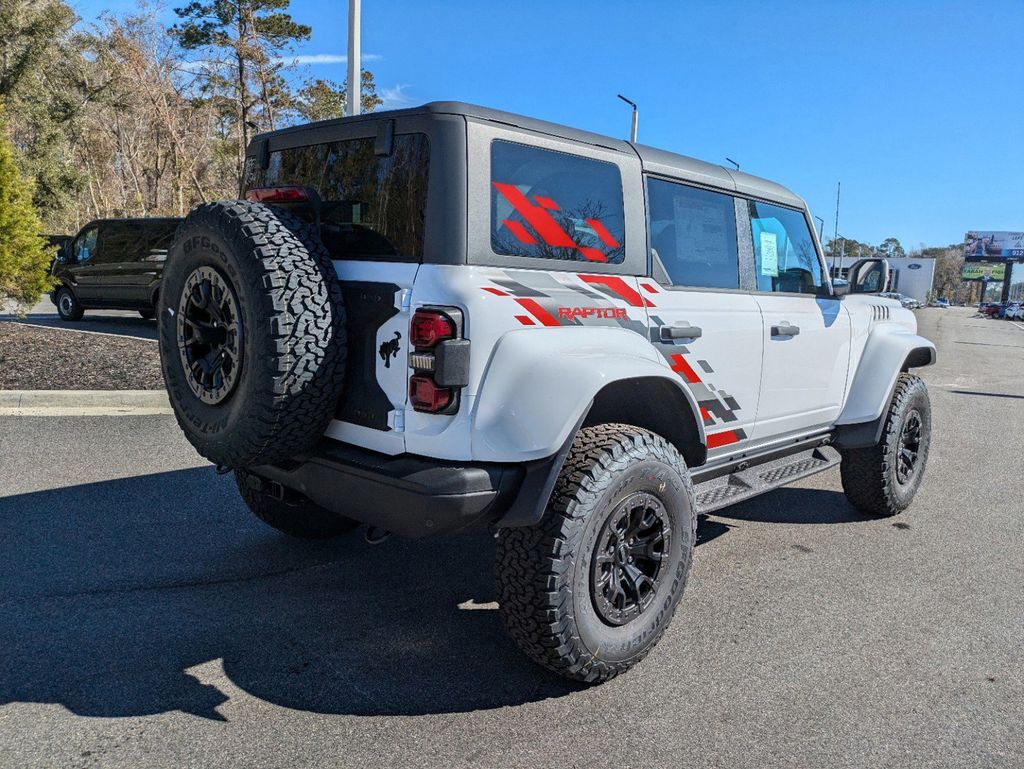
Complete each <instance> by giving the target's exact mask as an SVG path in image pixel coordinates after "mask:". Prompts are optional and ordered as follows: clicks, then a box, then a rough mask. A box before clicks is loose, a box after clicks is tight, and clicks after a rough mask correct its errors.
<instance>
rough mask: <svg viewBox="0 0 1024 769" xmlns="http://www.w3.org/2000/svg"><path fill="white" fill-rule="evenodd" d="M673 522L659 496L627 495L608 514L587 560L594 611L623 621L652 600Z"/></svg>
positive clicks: (610, 619) (613, 620)
mask: <svg viewBox="0 0 1024 769" xmlns="http://www.w3.org/2000/svg"><path fill="white" fill-rule="evenodd" d="M671 536H672V527H671V525H670V524H669V520H668V516H667V514H666V512H665V506H664V504H663V503H662V501H661V500H660V499H658V498H657V497H656V496H654V495H653V494H650V493H647V492H637V493H634V494H631V495H629V496H628V497H627V498H625V499H624V500H622V502H620V503H619V505H618V506H617V508H616V509H615V511H614V512H613V513H612V514H611V515H610V516H609V517H608V520H607V522H606V523H605V525H604V528H603V529H602V531H601V534H600V535H599V536H598V539H597V547H596V548H595V551H594V558H593V561H592V564H591V573H590V591H591V597H592V599H593V601H594V609H595V611H597V614H598V616H599V617H600V618H601V619H602V620H604V621H605V622H607V623H608V624H610V625H625V624H626V623H627V622H630V621H632V620H634V619H636V617H638V616H639V615H640V614H642V613H643V612H644V611H645V610H646V609H648V608H649V607H650V606H651V604H652V603H653V602H654V598H655V595H656V594H657V592H658V588H659V587H660V584H661V579H662V576H663V569H662V562H663V561H665V559H666V558H668V553H669V545H670V541H671Z"/></svg>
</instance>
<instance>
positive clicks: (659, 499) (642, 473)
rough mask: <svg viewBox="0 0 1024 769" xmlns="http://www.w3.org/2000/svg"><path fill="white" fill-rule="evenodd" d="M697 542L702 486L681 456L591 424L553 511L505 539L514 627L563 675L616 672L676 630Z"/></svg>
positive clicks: (500, 550)
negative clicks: (697, 491)
mask: <svg viewBox="0 0 1024 769" xmlns="http://www.w3.org/2000/svg"><path fill="white" fill-rule="evenodd" d="M695 539H696V517H695V515H694V513H693V487H692V485H691V483H690V478H689V474H688V472H687V470H686V465H685V463H684V462H683V459H682V457H680V456H679V452H677V451H676V449H675V448H674V447H673V446H672V445H671V444H669V443H668V442H667V441H665V439H664V438H662V437H661V436H659V435H655V434H654V433H651V432H648V431H647V430H643V429H640V428H638V427H632V426H630V425H621V424H605V425H599V426H595V427H587V428H584V429H583V430H581V431H580V432H579V433H578V434H577V436H576V438H575V440H574V441H573V445H572V449H571V450H570V452H569V455H568V457H566V460H565V464H564V466H563V467H562V471H561V474H560V476H559V478H558V482H557V483H556V485H555V489H554V492H553V493H552V497H551V502H550V503H549V506H548V511H547V513H546V515H545V517H544V519H543V520H542V521H541V522H540V523H539V524H537V525H536V526H532V527H524V528H508V529H502V530H501V532H500V533H499V535H498V547H497V554H496V563H495V571H496V576H497V581H498V601H499V605H500V610H501V614H502V617H503V619H504V621H505V627H506V629H507V630H508V632H509V635H510V636H511V637H512V638H513V640H515V642H516V644H518V646H519V647H520V649H522V650H523V651H524V652H525V653H526V654H527V656H529V657H530V658H531V659H533V660H534V661H535V662H537V663H539V664H540V665H543V666H544V667H546V668H548V669H549V670H552V671H554V672H556V673H558V674H559V675H562V676H564V677H566V678H570V679H574V680H577V681H587V682H598V681H605V680H608V679H609V678H613V677H614V676H616V675H618V674H619V673H622V672H625V671H626V670H628V669H629V668H630V667H632V666H633V665H635V664H636V663H638V662H639V661H640V660H642V659H643V658H644V657H645V656H647V653H648V652H649V651H650V650H651V649H652V648H654V645H655V644H656V643H657V642H658V640H659V639H660V638H661V636H662V634H663V633H664V632H665V629H666V628H667V627H668V624H669V622H670V621H671V619H672V615H673V613H674V612H675V608H676V605H677V604H678V603H679V599H680V597H681V596H682V594H683V589H684V588H685V585H686V578H687V576H688V575H689V572H690V563H691V561H692V557H693V546H694V541H695Z"/></svg>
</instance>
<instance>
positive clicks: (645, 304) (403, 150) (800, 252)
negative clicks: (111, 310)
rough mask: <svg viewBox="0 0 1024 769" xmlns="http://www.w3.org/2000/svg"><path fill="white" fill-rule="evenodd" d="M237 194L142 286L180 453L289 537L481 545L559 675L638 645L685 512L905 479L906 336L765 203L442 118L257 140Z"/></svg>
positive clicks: (606, 662)
mask: <svg viewBox="0 0 1024 769" xmlns="http://www.w3.org/2000/svg"><path fill="white" fill-rule="evenodd" d="M246 174H247V189H248V192H247V194H246V196H245V200H241V201H228V202H220V203H210V204H207V205H203V206H200V207H199V208H197V209H195V210H194V211H192V213H191V214H189V216H188V217H187V219H186V220H185V221H184V223H183V224H182V225H181V226H180V228H179V229H178V232H177V235H176V237H175V240H174V243H173V245H172V246H171V248H170V252H169V256H168V259H167V264H166V267H165V271H164V283H163V290H162V292H161V296H160V307H159V315H160V349H161V357H162V362H163V371H164V376H165V379H166V383H167V387H168V390H169V393H170V397H171V402H172V404H173V406H174V409H175V412H176V414H177V417H178V420H179V422H180V424H181V427H182V429H183V430H184V432H185V434H186V435H187V436H188V438H189V440H190V441H191V442H192V443H193V445H194V446H195V447H196V449H197V450H198V451H199V452H200V453H201V454H203V455H204V456H206V457H208V458H209V459H210V460H211V461H212V462H214V463H216V464H217V465H218V466H219V467H220V468H221V469H222V470H224V471H229V470H230V471H234V472H235V475H236V477H237V481H238V486H239V489H240V491H241V494H242V496H243V497H244V499H245V501H246V502H247V503H248V505H249V506H250V507H251V508H252V510H253V512H255V513H256V515H258V516H259V517H260V518H262V519H263V520H264V521H266V522H267V523H269V524H270V525H271V526H274V527H276V528H278V529H280V530H281V531H284V532H286V533H288V534H292V535H296V536H305V537H329V536H335V535H340V534H342V533H344V532H346V531H349V530H351V529H353V528H354V527H356V526H357V525H359V524H360V523H365V524H368V525H369V527H370V531H372V532H373V536H374V537H379V536H381V535H382V534H383V533H384V532H395V533H396V534H400V535H404V536H410V537H419V536H423V535H427V534H440V533H444V532H450V531H454V530H459V529H465V528H468V527H474V526H479V527H484V526H486V527H493V529H494V530H495V531H496V536H497V562H496V572H497V579H498V595H499V603H500V610H501V613H502V615H503V617H504V620H505V623H506V625H507V628H508V630H509V632H510V634H511V635H512V637H513V638H514V639H515V640H516V642H517V643H518V645H519V646H520V647H521V648H522V649H523V650H524V651H525V652H526V653H527V654H528V655H529V656H530V657H532V658H533V659H534V660H536V661H537V662H539V663H540V664H542V665H544V666H546V667H548V668H550V669H551V670H554V671H556V672H557V673H559V674H561V675H564V676H567V677H570V678H573V679H578V680H583V681H602V680H605V679H608V678H610V677H612V676H614V675H616V674H618V673H620V672H622V671H624V670H626V669H628V668H629V667H630V666H631V665H633V664H635V663H636V662H638V661H639V660H641V659H642V658H643V657H644V656H645V655H646V654H647V652H648V651H649V650H650V649H651V648H652V647H653V646H654V644H655V643H656V642H657V641H658V639H659V638H660V637H661V635H662V633H663V632H664V630H665V628H666V627H667V625H668V623H669V621H670V619H671V617H672V614H673V612H674V611H675V608H676V605H677V603H678V602H679V600H680V597H681V596H682V594H683V590H684V586H685V583H686V580H687V576H688V574H689V571H690V563H691V559H692V554H693V547H694V539H695V533H696V521H697V516H698V514H700V513H705V512H708V511H712V510H716V509H718V508H721V507H724V506H726V505H730V504H732V503H734V502H737V501H740V500H743V499H747V498H749V497H752V496H755V495H757V494H761V493H764V492H766V491H770V490H772V489H774V488H777V487H779V486H781V485H783V484H786V483H789V482H791V481H793V480H795V479H797V478H801V477H804V476H807V475H810V474H812V473H816V472H820V471H822V470H826V469H828V468H831V467H833V466H835V465H836V464H839V465H840V470H841V473H842V483H843V488H844V489H845V491H846V494H847V496H848V497H849V499H850V501H851V502H852V504H853V505H855V506H856V507H857V508H859V509H860V510H862V511H864V512H866V513H870V514H875V515H894V514H897V513H899V512H901V511H902V510H903V509H904V508H906V507H907V505H909V504H910V502H911V500H912V499H913V497H914V494H915V492H916V490H917V488H918V486H919V484H920V483H921V478H922V474H923V472H924V467H925V462H926V460H927V456H928V446H929V438H930V432H931V411H930V407H929V400H928V394H927V391H926V389H925V386H924V384H923V383H922V381H921V380H920V379H919V378H918V377H916V376H914V375H913V374H912V373H910V372H911V370H912V369H914V368H916V367H920V366H927V365H929V364H931V363H933V362H934V360H935V347H934V346H933V345H932V343H931V342H929V341H928V340H927V339H923V338H922V337H920V336H918V335H917V333H916V330H917V329H916V322H915V319H914V316H913V314H912V313H911V312H909V311H907V310H905V309H903V308H902V307H901V306H900V304H899V303H898V302H895V301H891V300H888V299H884V298H881V297H879V296H878V294H879V293H880V292H882V291H884V290H886V288H887V284H888V265H887V264H886V263H885V262H884V260H877V259H876V260H865V261H863V262H861V263H858V264H857V265H855V266H854V267H853V268H852V269H851V270H850V273H849V278H850V280H849V282H848V283H846V282H844V283H842V284H841V285H837V284H838V281H836V282H832V281H830V279H829V275H828V270H827V268H826V264H825V262H824V260H823V258H822V252H821V246H820V244H819V243H818V240H817V238H816V237H815V233H814V228H813V226H812V223H811V217H810V214H809V212H808V210H807V207H806V205H805V203H804V201H803V200H801V199H800V198H799V197H797V196H796V195H794V194H793V193H792V192H790V191H788V190H787V189H785V188H783V187H781V186H779V185H778V184H775V183H773V182H769V181H766V180H764V179H759V178H756V177H753V176H750V175H748V174H743V173H739V172H736V171H731V170H726V169H724V168H722V167H720V166H716V165H711V164H708V163H703V162H701V161H698V160H694V159H691V158H687V157H683V156H680V155H675V154H672V153H669V152H664V151H661V150H657V149H653V148H651V147H646V146H641V145H637V144H632V143H629V142H625V141H621V140H617V139H611V138H608V137H605V136H598V135H595V134H590V133H586V132H583V131H578V130H574V129H571V128H566V127H564V126H559V125H553V124H550V123H545V122H541V121H537V120H532V119H529V118H525V117H520V116H517V115H511V114H507V113H503V112H497V111H494V110H490V109H484V108H481V107H475V106H471V105H466V104H458V103H447V102H446V103H433V104H428V105H426V106H424V107H420V108H416V109H408V110H400V111H394V112H382V113H376V114H369V115H364V116H360V117H355V118H346V119H341V120H332V121H326V122H321V123H315V124H312V125H307V126H298V127H295V128H289V129H285V130H281V131H276V132H274V133H269V134H263V135H260V136H258V137H257V138H256V139H255V140H254V141H253V142H252V145H251V147H250V148H249V154H248V158H247V168H246Z"/></svg>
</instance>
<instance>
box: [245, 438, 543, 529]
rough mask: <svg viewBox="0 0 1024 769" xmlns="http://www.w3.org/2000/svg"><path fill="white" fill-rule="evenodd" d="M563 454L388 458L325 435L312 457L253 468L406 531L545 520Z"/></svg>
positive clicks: (354, 514) (333, 506)
mask: <svg viewBox="0 0 1024 769" xmlns="http://www.w3.org/2000/svg"><path fill="white" fill-rule="evenodd" d="M556 460H558V461H557V464H558V466H559V467H560V465H561V461H560V460H561V457H557V456H556V457H551V458H550V459H547V460H540V461H537V462H530V463H523V464H497V463H489V462H452V461H446V460H437V459H428V458H426V457H417V456H410V455H404V456H399V457H390V456H386V455H383V454H377V453H375V452H372V451H367V450H365V449H360V448H357V447H354V446H351V445H348V444H342V443H337V442H335V441H331V440H324V441H323V442H321V444H320V445H319V446H318V447H317V450H316V451H315V452H314V453H313V455H312V456H310V457H309V458H307V459H305V460H303V461H301V462H293V463H289V464H287V465H261V466H259V467H253V468H250V469H249V471H250V472H252V473H254V474H255V475H257V476H259V477H261V478H263V479H265V480H269V481H276V482H277V483H279V484H280V485H281V486H282V487H284V489H288V490H291V491H292V492H295V493H298V494H301V495H302V496H305V497H306V498H308V499H310V500H311V501H313V502H315V503H316V504H318V505H320V506H321V507H325V508H327V509H328V510H333V511H334V512H336V513H338V514H340V515H344V516H347V517H349V518H353V519H355V520H357V521H360V522H362V523H367V524H370V525H372V526H378V527H380V528H382V529H386V530H388V531H391V532H394V533H395V534H400V535H402V536H406V537H422V536H426V535H428V534H440V533H444V532H450V531H457V530H459V529H466V528H471V527H477V526H488V525H528V524H530V523H534V522H536V520H539V518H540V516H541V515H542V514H543V510H544V507H545V505H546V503H547V494H546V493H545V491H547V492H548V493H549V492H550V488H545V487H548V483H547V481H548V480H549V479H550V478H552V472H553V471H555V468H554V463H555V462H556Z"/></svg>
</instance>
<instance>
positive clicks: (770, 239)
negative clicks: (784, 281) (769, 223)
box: [761, 232, 779, 278]
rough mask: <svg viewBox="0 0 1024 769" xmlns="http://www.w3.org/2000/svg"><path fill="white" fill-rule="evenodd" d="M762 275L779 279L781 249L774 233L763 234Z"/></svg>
mask: <svg viewBox="0 0 1024 769" xmlns="http://www.w3.org/2000/svg"><path fill="white" fill-rule="evenodd" d="M761 274H762V275H770V276H771V277H773V278H777V277H779V248H778V244H777V243H776V240H775V233H774V232H762V233H761Z"/></svg>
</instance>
